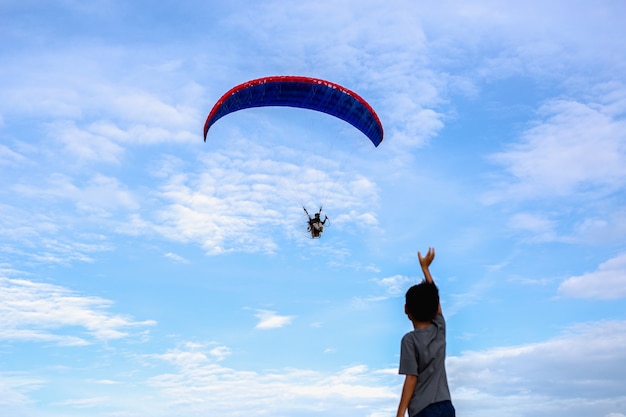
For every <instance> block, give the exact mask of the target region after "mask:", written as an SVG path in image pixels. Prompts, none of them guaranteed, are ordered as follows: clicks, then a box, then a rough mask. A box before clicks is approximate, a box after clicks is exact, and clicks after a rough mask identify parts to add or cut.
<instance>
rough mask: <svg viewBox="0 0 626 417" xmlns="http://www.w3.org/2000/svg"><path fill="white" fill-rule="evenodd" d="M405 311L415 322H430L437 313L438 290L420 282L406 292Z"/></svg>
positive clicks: (434, 286) (424, 282) (431, 285)
mask: <svg viewBox="0 0 626 417" xmlns="http://www.w3.org/2000/svg"><path fill="white" fill-rule="evenodd" d="M406 310H407V312H408V313H409V314H410V315H411V317H413V320H417V321H431V320H432V319H433V318H434V317H435V315H436V314H437V311H439V289H438V288H437V286H436V285H435V284H429V283H428V282H426V281H422V282H421V283H419V284H417V285H413V286H412V287H411V288H409V290H408V291H407V292H406Z"/></svg>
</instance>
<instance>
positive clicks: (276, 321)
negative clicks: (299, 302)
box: [254, 310, 295, 329]
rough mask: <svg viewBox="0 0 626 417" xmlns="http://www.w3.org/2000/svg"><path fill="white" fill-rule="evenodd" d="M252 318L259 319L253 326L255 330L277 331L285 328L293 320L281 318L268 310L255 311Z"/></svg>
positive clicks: (292, 317)
mask: <svg viewBox="0 0 626 417" xmlns="http://www.w3.org/2000/svg"><path fill="white" fill-rule="evenodd" d="M254 316H255V317H256V318H258V319H259V322H258V323H257V324H256V326H255V327H256V328H257V329H277V328H280V327H285V326H287V325H289V324H291V322H292V321H293V320H294V319H295V316H281V315H279V314H277V313H276V312H275V311H270V310H257V312H256V314H255V315H254Z"/></svg>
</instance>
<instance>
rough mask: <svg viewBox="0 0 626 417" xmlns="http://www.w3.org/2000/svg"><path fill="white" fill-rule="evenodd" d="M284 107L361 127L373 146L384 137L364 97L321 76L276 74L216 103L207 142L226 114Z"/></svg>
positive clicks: (206, 125) (241, 86)
mask: <svg viewBox="0 0 626 417" xmlns="http://www.w3.org/2000/svg"><path fill="white" fill-rule="evenodd" d="M266 106H285V107H300V108H304V109H309V110H317V111H320V112H323V113H327V114H330V115H332V116H335V117H337V118H339V119H342V120H344V121H346V122H348V123H350V124H351V125H352V126H354V127H356V128H357V129H359V130H360V131H361V132H363V133H364V134H365V136H367V137H368V138H369V140H370V141H372V143H373V144H374V146H378V145H380V142H382V140H383V125H382V123H381V122H380V119H379V118H378V115H377V114H376V112H375V111H374V109H373V108H372V106H370V105H369V104H368V103H367V102H366V101H365V100H364V99H363V98H361V96H359V95H358V94H356V93H355V92H353V91H350V90H348V89H347V88H345V87H342V86H340V85H339V84H335V83H332V82H330V81H325V80H320V79H318V78H311V77H301V76H273V77H264V78H258V79H256V80H251V81H247V82H245V83H243V84H239V85H237V86H235V87H233V88H231V89H230V90H229V91H227V92H226V94H224V95H223V96H222V97H221V98H220V99H219V100H218V101H217V103H215V105H214V106H213V108H212V109H211V112H210V113H209V116H208V117H207V119H206V122H205V123H204V141H205V142H206V138H207V134H208V132H209V129H210V128H211V126H212V125H213V124H214V123H215V122H217V121H218V120H219V119H221V118H222V117H224V116H226V115H227V114H230V113H233V112H236V111H238V110H243V109H248V108H251V107H266Z"/></svg>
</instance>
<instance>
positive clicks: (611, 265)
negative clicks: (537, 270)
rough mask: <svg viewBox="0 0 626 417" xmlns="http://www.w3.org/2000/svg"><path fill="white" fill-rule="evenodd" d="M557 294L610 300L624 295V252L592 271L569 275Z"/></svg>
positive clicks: (625, 275)
mask: <svg viewBox="0 0 626 417" xmlns="http://www.w3.org/2000/svg"><path fill="white" fill-rule="evenodd" d="M558 291H559V294H560V295H563V296H565V297H572V298H591V299H600V300H611V299H619V298H625V297H626V253H624V254H621V255H618V256H616V257H614V258H611V259H609V260H608V261H605V262H603V263H601V264H600V265H599V266H598V269H596V270H595V271H593V272H589V273H586V274H583V275H578V276H574V277H570V278H568V279H566V280H565V281H563V282H562V283H561V285H560V286H559V290H558Z"/></svg>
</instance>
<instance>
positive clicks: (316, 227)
mask: <svg viewBox="0 0 626 417" xmlns="http://www.w3.org/2000/svg"><path fill="white" fill-rule="evenodd" d="M302 208H303V209H304V212H305V213H306V215H307V216H308V217H309V227H308V228H307V232H311V238H313V239H315V238H319V237H321V236H322V232H323V231H324V224H326V220H328V216H327V215H324V220H322V219H321V217H320V215H321V213H322V208H321V207H320V210H319V211H318V212H317V213H315V215H314V217H311V215H310V214H309V212H308V211H306V208H305V207H302Z"/></svg>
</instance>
